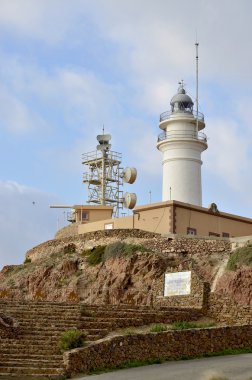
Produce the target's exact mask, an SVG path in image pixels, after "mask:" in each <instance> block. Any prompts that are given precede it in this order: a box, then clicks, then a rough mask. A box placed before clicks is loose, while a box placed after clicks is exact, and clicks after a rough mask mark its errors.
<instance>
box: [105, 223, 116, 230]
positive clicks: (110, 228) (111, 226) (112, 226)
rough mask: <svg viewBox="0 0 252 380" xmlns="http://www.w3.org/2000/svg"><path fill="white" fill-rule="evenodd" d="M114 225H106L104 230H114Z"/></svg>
mask: <svg viewBox="0 0 252 380" xmlns="http://www.w3.org/2000/svg"><path fill="white" fill-rule="evenodd" d="M113 228H114V223H106V224H104V230H113Z"/></svg>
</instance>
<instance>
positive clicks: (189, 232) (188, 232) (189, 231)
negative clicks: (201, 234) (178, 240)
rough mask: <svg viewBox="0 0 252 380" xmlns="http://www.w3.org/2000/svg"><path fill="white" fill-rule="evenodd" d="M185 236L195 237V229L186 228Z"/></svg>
mask: <svg viewBox="0 0 252 380" xmlns="http://www.w3.org/2000/svg"><path fill="white" fill-rule="evenodd" d="M187 235H197V230H196V228H191V227H187Z"/></svg>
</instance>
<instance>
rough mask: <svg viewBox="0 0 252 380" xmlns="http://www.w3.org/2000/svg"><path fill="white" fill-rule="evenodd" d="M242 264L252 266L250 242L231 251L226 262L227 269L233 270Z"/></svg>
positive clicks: (251, 245) (251, 246)
mask: <svg viewBox="0 0 252 380" xmlns="http://www.w3.org/2000/svg"><path fill="white" fill-rule="evenodd" d="M243 265H246V266H252V244H248V245H247V246H245V247H241V248H237V249H236V250H235V251H234V252H233V253H231V256H230V258H229V260H228V263H227V270H231V271H235V270H236V269H238V268H240V267H241V266H243Z"/></svg>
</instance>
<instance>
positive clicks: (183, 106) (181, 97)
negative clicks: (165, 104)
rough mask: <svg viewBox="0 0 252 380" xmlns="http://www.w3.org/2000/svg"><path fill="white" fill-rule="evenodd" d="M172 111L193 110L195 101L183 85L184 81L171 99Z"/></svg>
mask: <svg viewBox="0 0 252 380" xmlns="http://www.w3.org/2000/svg"><path fill="white" fill-rule="evenodd" d="M170 104H171V110H172V112H191V113H192V111H193V101H192V99H191V98H190V96H189V95H187V94H186V91H185V89H184V87H183V83H182V84H180V86H179V88H178V92H177V94H176V95H174V96H173V97H172V99H171V102H170Z"/></svg>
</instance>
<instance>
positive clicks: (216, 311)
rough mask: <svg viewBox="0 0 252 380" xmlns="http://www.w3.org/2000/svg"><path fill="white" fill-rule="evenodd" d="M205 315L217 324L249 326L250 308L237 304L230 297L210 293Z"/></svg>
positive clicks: (251, 318) (251, 309)
mask: <svg viewBox="0 0 252 380" xmlns="http://www.w3.org/2000/svg"><path fill="white" fill-rule="evenodd" d="M207 314H208V315H209V316H211V317H213V318H214V319H216V320H217V321H218V322H221V323H225V324H228V325H240V324H251V325H252V307H251V306H250V305H247V306H244V305H240V304H237V303H236V302H234V301H233V300H232V299H231V298H230V297H224V296H222V295H221V294H218V293H211V294H210V295H209V299H208V311H207Z"/></svg>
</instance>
